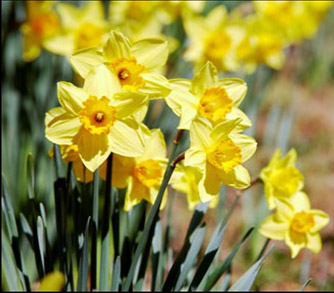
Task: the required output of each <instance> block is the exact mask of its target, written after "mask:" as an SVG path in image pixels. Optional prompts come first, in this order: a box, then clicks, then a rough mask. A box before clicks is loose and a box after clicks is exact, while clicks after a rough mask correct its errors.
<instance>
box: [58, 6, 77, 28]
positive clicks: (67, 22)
mask: <svg viewBox="0 0 334 293" xmlns="http://www.w3.org/2000/svg"><path fill="white" fill-rule="evenodd" d="M56 10H57V12H58V14H59V15H60V16H61V22H62V26H63V27H65V28H76V27H77V25H78V18H79V10H78V9H77V8H76V7H75V6H73V5H70V4H67V3H57V6H56Z"/></svg>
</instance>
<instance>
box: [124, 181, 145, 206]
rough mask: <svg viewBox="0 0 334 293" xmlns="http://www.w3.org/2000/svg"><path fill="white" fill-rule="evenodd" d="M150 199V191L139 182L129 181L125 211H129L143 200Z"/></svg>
mask: <svg viewBox="0 0 334 293" xmlns="http://www.w3.org/2000/svg"><path fill="white" fill-rule="evenodd" d="M148 197H149V189H148V188H147V187H146V186H144V185H143V184H141V183H140V182H139V181H138V180H136V179H132V180H130V181H129V186H128V188H127V190H126V194H125V202H124V210H125V211H129V210H131V209H132V208H133V206H135V205H136V204H138V203H140V202H141V201H142V200H143V199H145V198H148Z"/></svg>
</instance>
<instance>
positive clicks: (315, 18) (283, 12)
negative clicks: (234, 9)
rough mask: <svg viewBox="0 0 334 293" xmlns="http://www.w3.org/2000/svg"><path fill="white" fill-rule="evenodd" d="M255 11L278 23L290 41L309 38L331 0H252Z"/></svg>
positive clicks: (330, 4)
mask: <svg viewBox="0 0 334 293" xmlns="http://www.w3.org/2000/svg"><path fill="white" fill-rule="evenodd" d="M253 2H254V5H255V9H256V12H257V13H258V14H260V15H261V16H263V17H265V18H267V20H268V22H272V23H276V24H277V25H279V30H280V31H281V32H283V33H284V34H285V36H286V38H287V39H288V40H289V42H291V43H298V42H300V41H301V40H303V39H305V38H311V37H313V36H314V34H315V33H316V32H317V30H318V27H319V25H320V23H321V21H322V20H323V19H324V17H325V16H326V14H327V12H328V10H329V9H330V8H331V7H333V1H253Z"/></svg>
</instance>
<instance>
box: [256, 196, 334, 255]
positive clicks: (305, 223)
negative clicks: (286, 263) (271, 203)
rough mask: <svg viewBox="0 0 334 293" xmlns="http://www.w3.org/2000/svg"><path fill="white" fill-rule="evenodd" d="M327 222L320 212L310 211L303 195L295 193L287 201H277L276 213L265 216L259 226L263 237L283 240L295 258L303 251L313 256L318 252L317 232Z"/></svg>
mask: <svg viewBox="0 0 334 293" xmlns="http://www.w3.org/2000/svg"><path fill="white" fill-rule="evenodd" d="M328 222H329V217H328V215H327V214H326V213H325V212H323V211H321V210H314V209H311V206H310V202H309V199H308V197H307V195H306V194H305V193H304V192H297V193H296V195H295V196H294V197H292V198H290V199H289V200H287V199H283V200H281V201H279V202H277V210H276V213H275V214H273V215H270V216H269V217H267V218H266V219H265V220H264V222H263V223H262V225H261V227H260V233H261V234H263V235H264V236H266V237H268V238H271V239H275V240H284V241H285V243H286V244H287V245H288V246H289V247H290V249H291V257H292V258H295V257H296V256H297V255H298V253H299V252H300V250H301V249H302V248H304V247H305V248H308V249H310V250H312V251H313V252H315V253H318V252H319V251H320V250H321V246H322V244H321V238H320V235H319V230H321V229H322V228H323V227H325V226H326V225H327V224H328Z"/></svg>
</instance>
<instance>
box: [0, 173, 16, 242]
mask: <svg viewBox="0 0 334 293" xmlns="http://www.w3.org/2000/svg"><path fill="white" fill-rule="evenodd" d="M2 194H3V198H4V206H3V209H4V208H5V209H6V211H7V213H6V214H7V219H6V217H5V219H6V225H7V229H8V231H9V229H10V233H11V235H9V236H10V237H9V239H10V241H12V239H11V238H12V237H18V235H19V234H18V232H17V225H16V220H15V213H14V210H13V206H12V203H11V200H10V196H9V194H8V190H7V186H6V181H5V178H4V176H3V175H2ZM1 201H2V200H1ZM6 214H5V215H6Z"/></svg>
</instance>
